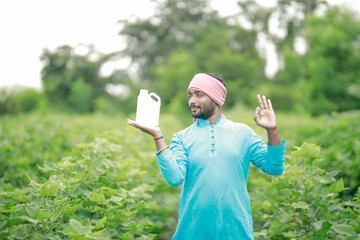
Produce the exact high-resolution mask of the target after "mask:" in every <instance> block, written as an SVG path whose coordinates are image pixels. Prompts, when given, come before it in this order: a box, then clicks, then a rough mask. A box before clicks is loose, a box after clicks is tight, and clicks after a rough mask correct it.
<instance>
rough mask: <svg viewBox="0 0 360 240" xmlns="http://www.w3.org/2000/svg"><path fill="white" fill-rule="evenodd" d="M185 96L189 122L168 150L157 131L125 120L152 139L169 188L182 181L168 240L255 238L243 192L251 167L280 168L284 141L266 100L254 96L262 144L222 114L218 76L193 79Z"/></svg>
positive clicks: (270, 170) (277, 171)
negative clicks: (176, 216)
mask: <svg viewBox="0 0 360 240" xmlns="http://www.w3.org/2000/svg"><path fill="white" fill-rule="evenodd" d="M188 94H189V108H190V110H191V114H192V116H193V117H194V123H193V124H192V125H191V126H189V127H188V128H186V129H184V130H182V131H180V132H178V133H176V134H175V135H174V136H173V138H172V141H171V147H170V149H169V147H168V146H167V145H166V142H165V140H164V138H163V136H162V133H161V130H160V128H159V127H148V126H144V125H141V124H138V123H136V122H134V121H131V120H128V123H129V124H130V125H132V126H134V127H136V128H139V129H140V130H142V131H144V132H146V133H148V134H150V135H152V136H153V137H154V139H155V142H156V148H157V153H156V156H157V162H158V164H159V166H160V169H161V172H162V174H163V176H164V178H165V180H166V181H167V182H168V183H169V184H170V185H173V186H178V185H180V184H182V183H183V182H184V185H183V188H182V192H181V195H180V200H179V219H178V225H177V229H176V232H175V234H174V236H173V239H185V240H189V239H197V240H202V239H204V240H209V239H221V240H222V239H254V236H253V227H252V216H251V210H250V198H249V195H248V192H247V174H248V170H249V166H250V162H252V163H253V164H254V165H255V166H256V167H259V168H260V169H261V170H262V171H264V172H265V173H268V174H271V175H280V174H282V172H283V169H284V154H285V142H284V141H282V140H280V135H279V131H278V128H277V123H276V117H275V113H274V111H273V108H272V105H271V101H270V99H268V100H266V98H265V96H262V98H261V97H260V95H257V99H258V102H259V105H260V107H257V108H256V110H255V116H254V120H255V122H256V123H257V124H258V125H259V126H261V127H263V128H265V129H266V130H267V133H268V145H266V144H265V143H264V142H263V141H262V140H261V139H260V138H259V137H258V136H257V135H256V134H255V132H254V131H253V130H252V129H251V128H250V127H248V126H247V125H245V124H241V123H234V122H232V121H230V120H227V119H226V118H225V116H224V115H222V114H221V106H222V105H223V104H224V102H225V98H226V94H227V91H226V85H225V83H224V81H223V79H222V77H221V76H220V75H218V74H205V73H199V74H196V75H195V76H194V78H193V79H192V81H191V82H190V85H189V88H188Z"/></svg>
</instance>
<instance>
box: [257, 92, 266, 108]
mask: <svg viewBox="0 0 360 240" xmlns="http://www.w3.org/2000/svg"><path fill="white" fill-rule="evenodd" d="M256 97H257V99H258V102H259V105H260V108H261V109H264V104H263V101H262V100H261V97H260V94H258V95H257V96H256Z"/></svg>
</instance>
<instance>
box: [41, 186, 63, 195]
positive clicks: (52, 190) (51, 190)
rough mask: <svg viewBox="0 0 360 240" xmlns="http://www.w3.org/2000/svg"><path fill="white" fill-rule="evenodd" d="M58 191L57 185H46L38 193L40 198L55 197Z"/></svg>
mask: <svg viewBox="0 0 360 240" xmlns="http://www.w3.org/2000/svg"><path fill="white" fill-rule="evenodd" d="M58 189H59V184H53V185H50V186H49V185H46V184H44V185H43V186H42V188H41V191H40V197H47V196H56V195H57V191H58Z"/></svg>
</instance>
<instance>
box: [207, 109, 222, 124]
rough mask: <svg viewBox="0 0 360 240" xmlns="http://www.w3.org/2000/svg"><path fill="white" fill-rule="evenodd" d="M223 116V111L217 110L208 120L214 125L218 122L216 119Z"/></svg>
mask: <svg viewBox="0 0 360 240" xmlns="http://www.w3.org/2000/svg"><path fill="white" fill-rule="evenodd" d="M220 117H221V112H220V111H216V112H214V114H213V115H211V117H209V118H208V119H207V120H209V121H210V124H211V125H214V124H215V123H216V121H217V120H218V119H219V118H220Z"/></svg>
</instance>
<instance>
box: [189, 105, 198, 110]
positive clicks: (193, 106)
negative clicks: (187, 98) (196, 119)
mask: <svg viewBox="0 0 360 240" xmlns="http://www.w3.org/2000/svg"><path fill="white" fill-rule="evenodd" d="M189 108H190V109H192V108H200V106H199V105H194V104H192V105H190V106H189Z"/></svg>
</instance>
